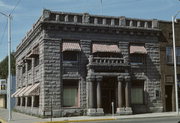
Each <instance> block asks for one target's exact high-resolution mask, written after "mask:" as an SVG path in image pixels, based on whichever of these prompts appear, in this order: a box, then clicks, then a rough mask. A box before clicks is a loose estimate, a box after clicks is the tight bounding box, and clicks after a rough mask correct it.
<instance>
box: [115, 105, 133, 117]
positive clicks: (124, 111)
mask: <svg viewBox="0 0 180 123" xmlns="http://www.w3.org/2000/svg"><path fill="white" fill-rule="evenodd" d="M116 114H119V115H130V114H132V108H131V107H122V108H117V111H116Z"/></svg>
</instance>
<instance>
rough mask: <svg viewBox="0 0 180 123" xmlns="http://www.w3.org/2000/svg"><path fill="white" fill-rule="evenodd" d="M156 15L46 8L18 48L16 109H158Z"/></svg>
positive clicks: (65, 113) (45, 113)
mask: <svg viewBox="0 0 180 123" xmlns="http://www.w3.org/2000/svg"><path fill="white" fill-rule="evenodd" d="M160 32H161V31H160V30H159V27H158V21H157V20H143V19H134V18H126V17H124V16H121V17H114V16H97V15H90V14H88V13H83V14H81V13H64V12H55V11H50V10H44V11H43V15H42V16H41V17H40V18H39V20H38V21H37V22H36V23H35V24H34V25H33V28H32V29H31V30H30V31H29V32H28V33H27V35H26V36H25V37H24V39H23V40H22V42H21V43H20V44H19V45H18V46H17V50H16V64H17V67H16V73H17V91H16V92H15V93H14V94H13V95H12V96H13V97H16V98H17V104H16V107H15V108H16V110H19V111H21V112H26V113H29V114H34V115H41V116H49V115H51V103H52V112H53V116H72V115H104V114H109V113H111V112H112V108H111V105H112V104H113V105H114V111H115V113H117V114H132V113H145V112H161V111H163V104H162V99H161V96H160V94H161V92H160V90H161V87H160V48H159V42H160V40H159V37H160Z"/></svg>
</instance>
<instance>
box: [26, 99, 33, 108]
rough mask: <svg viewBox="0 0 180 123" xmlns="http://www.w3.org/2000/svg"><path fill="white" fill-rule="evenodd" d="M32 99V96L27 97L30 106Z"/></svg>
mask: <svg viewBox="0 0 180 123" xmlns="http://www.w3.org/2000/svg"><path fill="white" fill-rule="evenodd" d="M31 100H32V99H31V97H27V106H29V107H30V106H31V102H32V101H31Z"/></svg>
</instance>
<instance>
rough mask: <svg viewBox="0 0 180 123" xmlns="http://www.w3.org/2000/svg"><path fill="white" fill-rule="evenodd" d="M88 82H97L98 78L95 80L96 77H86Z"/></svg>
mask: <svg viewBox="0 0 180 123" xmlns="http://www.w3.org/2000/svg"><path fill="white" fill-rule="evenodd" d="M86 81H87V82H95V81H96V78H95V76H87V77H86Z"/></svg>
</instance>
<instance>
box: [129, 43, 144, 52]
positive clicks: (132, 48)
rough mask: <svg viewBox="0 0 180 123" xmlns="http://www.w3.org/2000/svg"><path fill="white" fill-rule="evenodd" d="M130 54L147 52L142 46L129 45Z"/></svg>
mask: <svg viewBox="0 0 180 123" xmlns="http://www.w3.org/2000/svg"><path fill="white" fill-rule="evenodd" d="M130 54H147V50H146V48H145V47H144V46H141V45H140V46H138V45H131V46H130Z"/></svg>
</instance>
